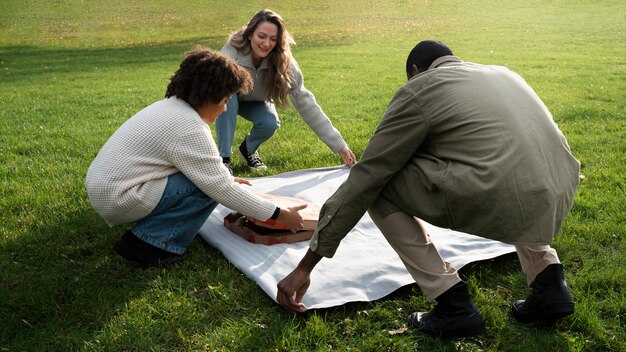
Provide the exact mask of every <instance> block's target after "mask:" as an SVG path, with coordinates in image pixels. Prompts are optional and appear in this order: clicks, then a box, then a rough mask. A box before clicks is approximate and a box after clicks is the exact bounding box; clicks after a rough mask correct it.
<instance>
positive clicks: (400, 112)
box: [309, 86, 429, 257]
mask: <svg viewBox="0 0 626 352" xmlns="http://www.w3.org/2000/svg"><path fill="white" fill-rule="evenodd" d="M415 96H416V94H415V93H414V92H413V91H412V90H410V89H408V88H406V86H404V87H402V88H401V89H400V90H398V92H396V94H395V95H394V97H393V98H392V100H391V102H390V104H389V107H388V108H387V111H386V112H385V114H384V116H383V118H382V120H381V122H380V123H379V125H378V127H377V128H376V131H375V132H374V135H373V136H372V138H371V139H370V141H369V143H368V145H367V147H366V148H365V150H364V151H363V156H362V158H361V160H360V161H359V162H358V163H357V164H356V165H355V166H353V167H352V169H351V171H350V175H349V176H348V179H347V180H346V181H345V182H344V183H343V184H342V185H341V186H340V187H339V189H337V191H336V192H335V193H334V194H333V195H332V196H331V197H330V198H329V199H328V200H327V201H326V203H325V204H324V206H323V207H322V209H321V211H320V218H319V222H318V227H317V229H316V230H315V233H314V234H313V238H312V239H311V242H310V244H309V246H310V248H311V250H312V251H314V252H316V253H317V254H319V255H322V256H325V257H332V256H333V255H334V254H335V252H336V250H337V247H338V246H339V243H340V242H341V240H342V239H343V238H344V237H345V236H346V234H347V233H348V232H349V231H350V230H351V229H352V228H353V227H354V226H355V225H356V224H357V222H358V221H359V220H360V219H361V217H362V216H363V214H365V212H366V211H367V209H368V208H369V207H370V206H371V205H372V204H373V203H374V201H375V200H376V199H377V198H378V197H379V194H380V193H381V191H382V190H383V188H385V186H386V185H387V183H388V182H389V181H390V180H391V179H392V178H393V177H394V175H395V174H396V173H398V171H400V170H401V169H402V168H403V167H404V165H405V164H406V163H407V162H409V161H410V159H411V158H412V156H413V155H414V154H415V153H416V151H417V149H418V147H419V146H420V144H421V143H422V142H423V141H424V139H425V137H426V135H427V133H428V129H429V121H428V117H427V116H423V114H422V113H421V111H420V109H419V106H418V103H417V99H416V97H415Z"/></svg>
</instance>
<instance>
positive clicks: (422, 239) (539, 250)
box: [368, 203, 559, 300]
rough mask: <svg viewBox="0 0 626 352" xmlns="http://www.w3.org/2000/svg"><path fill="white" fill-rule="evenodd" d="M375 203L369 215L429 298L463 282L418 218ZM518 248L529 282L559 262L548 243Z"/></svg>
mask: <svg viewBox="0 0 626 352" xmlns="http://www.w3.org/2000/svg"><path fill="white" fill-rule="evenodd" d="M376 205H377V203H374V205H373V206H372V207H371V208H370V209H369V211H368V212H369V215H370V217H371V218H372V220H373V221H374V223H375V224H376V226H378V228H379V229H380V231H381V232H382V233H383V235H384V236H385V238H386V239H387V241H388V242H389V244H390V245H391V247H392V248H393V249H394V250H395V251H396V252H397V253H398V256H400V259H401V260H402V262H403V263H404V265H405V266H406V268H407V270H408V271H409V273H410V274H411V276H412V277H413V279H415V282H416V283H417V284H418V285H419V287H420V288H421V290H422V292H423V293H424V295H425V296H426V298H427V299H429V300H434V299H435V298H437V297H438V296H439V295H440V294H442V293H444V292H446V291H447V290H448V289H449V288H450V287H452V286H454V285H455V284H456V283H457V282H459V281H461V278H460V277H459V275H458V273H457V271H456V269H455V268H453V267H452V265H450V263H448V262H446V261H445V260H444V259H443V258H442V257H441V255H440V254H439V252H438V251H437V248H436V247H435V245H434V244H433V243H432V241H431V240H430V236H428V233H427V232H426V230H425V229H424V227H423V226H422V225H421V224H420V221H419V219H417V218H415V217H413V216H411V215H409V214H407V213H405V212H403V211H398V212H394V213H391V214H389V215H387V216H385V217H382V216H381V214H380V212H379V211H377V206H376ZM515 250H516V251H517V255H518V257H519V260H520V264H521V266H522V271H523V272H524V274H526V278H527V280H528V284H529V285H530V284H531V283H532V282H533V281H534V280H535V277H536V276H537V274H539V273H540V272H542V271H543V269H545V268H546V267H547V266H548V265H550V264H554V263H559V258H558V256H557V254H556V251H555V250H554V249H553V248H551V247H550V246H547V245H544V246H522V245H516V246H515Z"/></svg>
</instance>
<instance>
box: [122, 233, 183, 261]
mask: <svg viewBox="0 0 626 352" xmlns="http://www.w3.org/2000/svg"><path fill="white" fill-rule="evenodd" d="M113 249H114V250H115V252H117V254H119V255H120V256H121V257H122V258H124V259H126V260H129V261H131V262H134V263H135V264H138V265H140V266H142V267H144V268H148V267H158V268H162V267H167V266H170V265H173V264H176V263H177V262H178V261H179V260H180V255H179V254H175V253H170V252H168V251H165V250H162V249H161V248H157V247H155V246H153V245H151V244H149V243H147V242H144V241H142V240H140V239H139V238H137V236H135V235H134V234H133V233H132V232H131V231H130V230H128V231H126V232H125V233H124V235H122V238H121V239H120V240H119V241H117V242H116V243H115V245H113Z"/></svg>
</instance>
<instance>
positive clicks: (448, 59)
mask: <svg viewBox="0 0 626 352" xmlns="http://www.w3.org/2000/svg"><path fill="white" fill-rule="evenodd" d="M459 62H463V60H461V59H460V58H458V57H456V56H453V55H446V56H442V57H440V58H438V59H437V60H435V61H433V63H432V64H430V67H428V69H429V70H430V69H433V68H436V67H439V66H443V65H447V64H450V63H459Z"/></svg>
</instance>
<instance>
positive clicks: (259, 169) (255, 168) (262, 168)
mask: <svg viewBox="0 0 626 352" xmlns="http://www.w3.org/2000/svg"><path fill="white" fill-rule="evenodd" d="M237 152H238V153H239V156H240V157H241V158H243V161H245V162H246V165H248V160H247V159H246V157H245V156H244V155H243V153H242V152H241V150H237ZM248 169H250V170H252V171H265V170H267V165H263V166H258V167H254V166H250V165H248Z"/></svg>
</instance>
